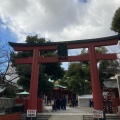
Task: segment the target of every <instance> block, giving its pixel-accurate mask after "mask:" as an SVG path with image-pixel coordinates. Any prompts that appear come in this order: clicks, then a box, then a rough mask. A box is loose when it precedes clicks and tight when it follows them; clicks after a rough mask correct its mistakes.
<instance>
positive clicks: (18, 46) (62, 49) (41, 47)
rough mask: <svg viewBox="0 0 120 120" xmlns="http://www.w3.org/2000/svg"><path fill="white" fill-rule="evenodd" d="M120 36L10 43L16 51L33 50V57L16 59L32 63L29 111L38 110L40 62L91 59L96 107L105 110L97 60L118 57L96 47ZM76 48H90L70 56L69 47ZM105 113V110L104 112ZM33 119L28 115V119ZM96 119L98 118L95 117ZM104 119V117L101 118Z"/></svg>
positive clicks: (114, 41) (109, 42) (116, 40)
mask: <svg viewBox="0 0 120 120" xmlns="http://www.w3.org/2000/svg"><path fill="white" fill-rule="evenodd" d="M119 38H120V36H118V35H116V36H110V37H104V38H97V39H87V40H77V41H64V42H51V43H42V44H38V43H34V44H29V43H12V42H9V45H10V46H11V47H13V48H14V50H15V51H33V57H29V58H22V59H16V64H32V72H31V83H30V96H29V103H28V111H30V112H33V113H35V115H36V111H37V90H38V73H39V67H38V66H39V64H40V63H51V62H73V61H90V73H91V83H92V93H93V101H94V109H95V112H94V113H96V112H97V111H98V112H99V111H100V112H101V111H103V105H102V94H101V88H100V81H99V75H98V69H97V61H99V60H112V59H117V56H116V54H101V53H96V51H95V47H99V46H109V45H116V44H117V43H118V40H119ZM76 48H88V53H87V54H83V55H77V56H68V55H67V51H68V49H76ZM49 50H50V51H51V50H57V51H58V56H53V57H43V56H41V55H40V51H49ZM102 113H103V112H102ZM29 119H31V117H28V118H27V120H29ZM33 119H34V120H36V119H37V117H35V116H34V117H33V118H32V120H33ZM95 119H96V118H95ZM100 119H103V118H100Z"/></svg>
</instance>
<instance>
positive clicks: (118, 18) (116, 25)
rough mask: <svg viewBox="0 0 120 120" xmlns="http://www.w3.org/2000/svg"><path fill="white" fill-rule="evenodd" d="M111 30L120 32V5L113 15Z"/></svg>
mask: <svg viewBox="0 0 120 120" xmlns="http://www.w3.org/2000/svg"><path fill="white" fill-rule="evenodd" d="M111 30H113V31H115V32H117V33H119V34H120V7H119V8H118V9H117V10H116V11H115V14H114V16H113V19H112V23H111Z"/></svg>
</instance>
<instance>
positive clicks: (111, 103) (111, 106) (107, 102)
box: [103, 98, 120, 113]
mask: <svg viewBox="0 0 120 120" xmlns="http://www.w3.org/2000/svg"><path fill="white" fill-rule="evenodd" d="M103 106H104V107H105V108H106V112H108V113H117V112H118V106H120V98H106V99H104V103H103Z"/></svg>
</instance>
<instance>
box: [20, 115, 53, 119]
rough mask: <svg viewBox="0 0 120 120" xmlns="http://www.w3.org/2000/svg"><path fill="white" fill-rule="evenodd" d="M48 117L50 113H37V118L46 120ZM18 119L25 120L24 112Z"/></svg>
mask: <svg viewBox="0 0 120 120" xmlns="http://www.w3.org/2000/svg"><path fill="white" fill-rule="evenodd" d="M50 117H51V115H37V120H48V119H49V118H50ZM20 120H26V114H22V115H21V119H20Z"/></svg>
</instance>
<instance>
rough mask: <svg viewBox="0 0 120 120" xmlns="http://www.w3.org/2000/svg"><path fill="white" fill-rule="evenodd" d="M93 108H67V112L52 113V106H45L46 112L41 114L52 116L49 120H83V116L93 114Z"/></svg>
mask: <svg viewBox="0 0 120 120" xmlns="http://www.w3.org/2000/svg"><path fill="white" fill-rule="evenodd" d="M92 112H93V108H89V107H67V108H66V110H57V111H56V112H55V111H54V112H52V107H51V106H45V107H44V112H43V113H39V114H44V115H45V114H46V115H52V116H51V117H50V119H49V120H83V115H85V114H91V115H92Z"/></svg>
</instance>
